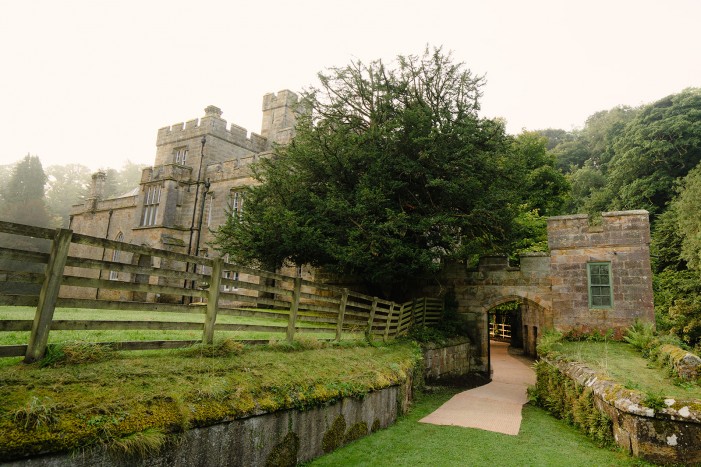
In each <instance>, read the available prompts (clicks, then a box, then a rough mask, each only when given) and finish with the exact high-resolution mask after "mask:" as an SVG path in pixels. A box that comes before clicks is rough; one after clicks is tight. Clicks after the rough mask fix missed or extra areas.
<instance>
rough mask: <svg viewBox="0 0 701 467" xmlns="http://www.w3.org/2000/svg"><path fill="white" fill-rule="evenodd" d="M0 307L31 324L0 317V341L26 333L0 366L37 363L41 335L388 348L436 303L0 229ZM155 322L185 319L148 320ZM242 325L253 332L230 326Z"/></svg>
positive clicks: (165, 343)
mask: <svg viewBox="0 0 701 467" xmlns="http://www.w3.org/2000/svg"><path fill="white" fill-rule="evenodd" d="M0 305H9V306H29V307H35V308H36V312H35V314H34V319H33V320H29V319H20V320H18V319H10V318H6V317H4V316H0V332H27V331H29V338H28V339H27V341H26V342H27V343H26V344H16V343H14V344H13V345H0V357H9V356H24V357H25V361H26V362H33V361H36V360H37V359H39V358H41V357H42V356H43V355H44V353H45V351H46V347H47V343H48V340H49V333H50V332H51V331H66V330H72V331H89V330H134V329H140V330H158V331H164V334H166V331H188V330H190V331H192V330H201V331H202V338H201V339H200V340H196V341H195V340H192V339H190V340H158V341H129V342H105V343H101V344H104V345H110V346H112V347H113V348H115V349H123V350H139V349H159V348H175V347H182V346H187V345H192V344H193V343H195V342H203V343H207V344H211V343H212V342H213V341H214V337H215V334H217V333H224V332H232V331H247V332H262V333H274V334H273V335H279V336H280V338H281V339H287V340H288V341H292V340H293V339H294V338H295V336H296V335H298V334H300V333H301V334H312V335H314V334H316V335H325V336H327V338H331V339H335V340H340V339H342V338H343V337H344V336H348V335H350V336H363V335H365V336H367V337H368V338H370V339H372V338H374V337H379V338H383V339H389V338H393V337H397V336H400V335H402V334H405V333H406V332H407V331H408V330H409V328H410V327H411V326H413V325H430V324H435V323H437V322H439V321H440V320H441V319H442V316H443V302H442V300H439V299H435V298H425V297H423V298H417V299H414V300H412V301H410V302H406V303H395V302H392V301H388V300H383V299H380V298H378V297H371V296H368V295H364V294H361V293H358V292H354V291H351V290H349V289H347V288H342V287H336V286H332V285H328V284H322V283H316V282H312V281H307V280H303V279H301V278H299V277H292V276H286V275H283V274H278V273H273V272H268V271H261V270H257V269H252V268H247V267H243V266H240V265H237V264H232V263H228V262H225V261H224V260H223V259H221V258H207V257H202V256H191V255H185V254H182V253H177V252H174V251H168V250H163V249H156V248H150V247H147V246H143V245H132V244H129V243H123V242H117V241H114V240H108V239H104V238H97V237H90V236H87V235H82V234H77V233H74V232H72V231H71V230H66V229H58V230H51V229H45V228H40V227H32V226H27V225H21V224H14V223H10V222H4V221H0ZM200 305H201V306H200ZM56 308H78V309H93V310H104V313H105V315H106V316H105V318H104V319H90V320H79V319H61V318H60V316H59V317H58V318H55V317H54V311H55V310H56ZM134 311H143V312H144V320H140V321H132V320H128V319H123V320H120V319H119V317H120V313H119V312H134ZM159 312H162V313H182V314H183V315H182V316H183V317H185V315H186V314H187V315H190V318H189V319H184V320H178V321H173V320H172V317H171V318H170V319H169V320H158V319H157V316H158V313H159ZM98 313H102V311H100V312H98ZM193 316H195V317H197V319H196V321H192V319H193ZM224 317H226V318H227V319H224ZM229 317H231V318H229ZM218 318H219V319H220V322H218V321H217V320H218ZM250 318H254V319H256V320H259V321H260V323H259V324H251V323H245V322H231V320H232V319H233V320H237V319H239V320H243V319H250ZM225 321H226V322H225ZM1 337H2V335H0V339H1ZM265 340H266V341H267V340H269V338H268V339H265ZM0 342H2V341H1V340H0Z"/></svg>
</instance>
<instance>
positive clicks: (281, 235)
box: [217, 49, 554, 293]
mask: <svg viewBox="0 0 701 467" xmlns="http://www.w3.org/2000/svg"><path fill="white" fill-rule="evenodd" d="M318 77H319V83H320V84H319V85H318V87H313V88H311V89H309V90H308V91H307V92H306V93H305V94H304V99H303V102H304V107H305V109H306V110H307V111H306V112H305V113H302V114H301V115H300V117H299V119H298V124H297V130H296V131H297V133H296V136H295V138H294V140H293V142H292V143H291V144H289V145H288V146H286V147H278V148H277V149H276V155H275V157H273V158H271V159H268V160H263V161H262V162H261V163H260V165H259V167H258V168H257V171H256V176H257V178H258V180H259V181H260V185H258V186H254V187H252V188H250V189H249V190H248V192H247V193H246V209H245V211H244V213H243V214H242V215H241V216H238V215H237V216H231V217H230V219H229V222H227V224H226V225H224V226H223V227H222V228H220V229H219V231H218V233H217V244H218V246H219V248H220V249H222V250H223V251H224V252H226V253H228V254H229V255H230V257H231V258H232V259H233V260H235V261H238V262H242V263H244V264H250V263H257V264H259V265H261V266H263V267H266V268H276V267H279V266H280V265H282V264H285V263H295V264H311V265H313V266H318V267H323V268H327V269H330V270H334V271H337V272H341V273H344V274H354V275H357V276H359V277H362V278H363V279H364V280H365V281H367V283H368V284H369V285H370V286H374V287H375V290H378V292H380V291H384V292H385V293H388V292H389V291H392V292H393V293H401V290H400V289H402V288H405V289H406V288H407V287H411V285H412V282H413V280H414V279H417V278H418V277H419V276H423V275H425V274H427V273H430V272H432V271H435V270H436V269H437V268H438V266H439V264H440V262H441V261H442V260H443V259H445V258H446V257H458V258H468V257H470V256H471V255H476V254H480V253H485V252H494V251H503V250H505V249H507V248H508V246H509V244H510V242H511V240H512V233H513V232H512V228H513V219H514V217H515V216H516V215H517V213H518V210H519V207H520V204H521V203H522V201H523V199H522V198H523V193H522V192H521V191H519V187H521V186H522V184H523V179H524V177H525V173H524V171H525V170H527V167H528V168H531V166H533V165H536V166H538V167H540V166H541V165H542V162H543V161H534V162H533V163H532V164H530V165H529V164H523V163H521V161H517V158H516V157H515V156H514V154H515V149H514V146H513V144H514V143H513V141H512V139H511V138H510V137H508V136H507V135H506V133H505V130H504V126H503V123H502V122H501V121H499V120H490V119H484V118H480V117H479V116H478V110H479V98H480V96H481V86H482V84H483V80H482V78H481V77H479V76H475V75H473V74H472V72H471V71H470V70H469V69H467V68H466V67H465V65H464V64H463V63H454V62H453V61H452V59H451V56H450V54H446V53H444V52H443V51H442V50H441V49H433V50H429V49H426V51H425V52H424V53H423V55H421V56H400V57H398V59H397V61H396V66H394V67H393V68H390V67H388V66H386V65H385V64H384V63H383V62H382V61H380V60H378V61H373V62H370V63H362V62H359V61H354V62H352V63H351V64H349V65H347V66H345V67H340V68H331V69H329V70H328V71H326V72H323V73H320V74H319V76H318ZM541 143H542V145H543V147H544V144H545V140H544V139H543V141H542V142H541ZM526 146H527V144H526V142H525V141H524V143H523V148H521V149H523V150H524V151H525V150H526ZM536 146H537V145H536ZM526 152H528V151H526ZM532 156H533V157H536V158H537V157H540V156H539V155H538V150H536V151H533V154H532ZM553 163H554V161H553ZM550 175H551V174H550V173H548V171H547V170H546V171H544V172H543V173H542V174H540V175H539V177H541V178H543V179H544V180H547V179H548V178H549V177H550ZM530 183H537V182H536V181H535V180H533V181H531V182H530ZM544 202H545V201H543V200H537V201H536V200H535V198H534V199H533V203H534V207H540V205H541V204H543V203H544ZM535 205H538V206H535Z"/></svg>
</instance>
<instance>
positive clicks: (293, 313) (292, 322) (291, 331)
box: [287, 277, 302, 342]
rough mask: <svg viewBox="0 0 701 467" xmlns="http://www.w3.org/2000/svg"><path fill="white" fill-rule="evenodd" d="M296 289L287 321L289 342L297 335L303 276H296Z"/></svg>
mask: <svg viewBox="0 0 701 467" xmlns="http://www.w3.org/2000/svg"><path fill="white" fill-rule="evenodd" d="M294 284H295V285H294V289H293V290H292V303H291V304H290V317H289V321H288V322H287V342H292V340H293V339H294V337H295V326H296V325H297V311H298V310H299V298H300V295H301V294H302V278H301V277H295V282H294Z"/></svg>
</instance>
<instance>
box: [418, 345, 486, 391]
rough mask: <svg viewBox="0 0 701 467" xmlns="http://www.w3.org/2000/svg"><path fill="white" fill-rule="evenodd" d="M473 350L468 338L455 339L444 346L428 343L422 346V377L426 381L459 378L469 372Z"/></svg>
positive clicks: (471, 365)
mask: <svg viewBox="0 0 701 467" xmlns="http://www.w3.org/2000/svg"><path fill="white" fill-rule="evenodd" d="M472 355H473V352H472V346H471V345H470V340H469V339H467V338H461V339H455V340H452V341H450V342H449V343H447V344H446V345H444V346H439V345H437V344H428V345H425V346H424V366H425V370H424V378H426V380H427V381H432V382H433V381H435V382H441V381H446V380H452V379H460V378H462V377H464V376H466V375H467V374H468V373H470V368H472V367H473V366H474V362H471V358H472Z"/></svg>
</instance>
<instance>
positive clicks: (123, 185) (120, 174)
mask: <svg viewBox="0 0 701 467" xmlns="http://www.w3.org/2000/svg"><path fill="white" fill-rule="evenodd" d="M144 167H146V166H145V165H143V164H136V163H134V162H131V161H129V160H127V161H126V162H125V163H124V165H122V168H121V169H119V170H117V169H112V168H109V169H106V170H105V175H106V178H105V198H114V197H117V196H121V195H123V194H125V193H128V192H129V191H131V190H133V189H134V188H136V187H138V186H139V182H141V172H142V171H143V170H144Z"/></svg>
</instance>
